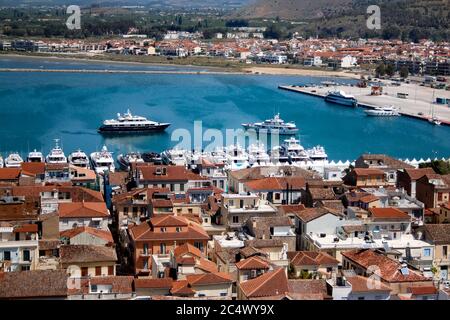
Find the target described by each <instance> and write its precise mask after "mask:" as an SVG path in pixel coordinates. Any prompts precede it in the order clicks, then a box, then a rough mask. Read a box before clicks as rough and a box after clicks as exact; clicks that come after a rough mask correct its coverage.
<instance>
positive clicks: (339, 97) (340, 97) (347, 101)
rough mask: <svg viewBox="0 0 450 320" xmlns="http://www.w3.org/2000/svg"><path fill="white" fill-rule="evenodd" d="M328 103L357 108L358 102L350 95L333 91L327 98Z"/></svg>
mask: <svg viewBox="0 0 450 320" xmlns="http://www.w3.org/2000/svg"><path fill="white" fill-rule="evenodd" d="M325 101H326V102H331V103H336V104H340V105H343V106H349V107H357V106H358V100H356V98H355V97H354V96H352V95H350V94H346V93H345V92H344V91H342V90H340V91H331V92H328V94H327V95H326V97H325Z"/></svg>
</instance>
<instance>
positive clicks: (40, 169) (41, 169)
mask: <svg viewBox="0 0 450 320" xmlns="http://www.w3.org/2000/svg"><path fill="white" fill-rule="evenodd" d="M20 166H21V168H22V170H23V171H26V172H29V173H31V174H34V175H41V174H45V163H43V162H22V163H21V164H20Z"/></svg>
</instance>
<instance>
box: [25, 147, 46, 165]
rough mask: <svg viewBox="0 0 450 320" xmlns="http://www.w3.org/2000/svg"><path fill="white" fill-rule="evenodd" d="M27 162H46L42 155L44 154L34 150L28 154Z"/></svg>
mask: <svg viewBox="0 0 450 320" xmlns="http://www.w3.org/2000/svg"><path fill="white" fill-rule="evenodd" d="M27 161H28V162H45V158H44V155H43V154H42V152H40V151H37V150H36V149H34V150H33V151H31V152H30V153H28V157H27Z"/></svg>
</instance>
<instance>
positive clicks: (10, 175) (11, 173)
mask: <svg viewBox="0 0 450 320" xmlns="http://www.w3.org/2000/svg"><path fill="white" fill-rule="evenodd" d="M20 171H21V169H19V168H0V180H17V179H19V177H20Z"/></svg>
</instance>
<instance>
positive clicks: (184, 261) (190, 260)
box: [176, 257, 195, 266]
mask: <svg viewBox="0 0 450 320" xmlns="http://www.w3.org/2000/svg"><path fill="white" fill-rule="evenodd" d="M176 262H177V264H179V265H192V266H193V265H195V258H194V257H177V258H176Z"/></svg>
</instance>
